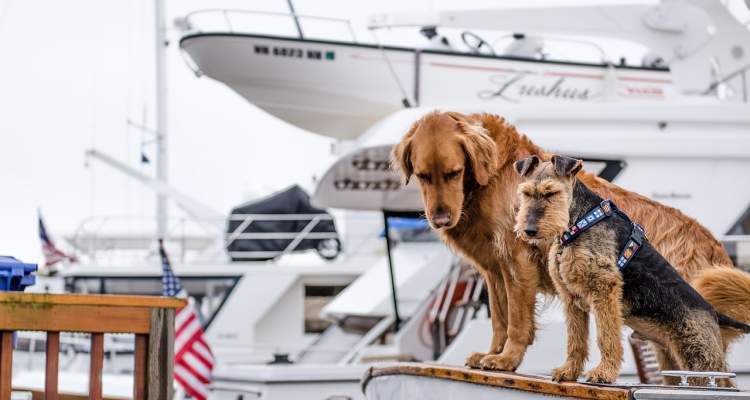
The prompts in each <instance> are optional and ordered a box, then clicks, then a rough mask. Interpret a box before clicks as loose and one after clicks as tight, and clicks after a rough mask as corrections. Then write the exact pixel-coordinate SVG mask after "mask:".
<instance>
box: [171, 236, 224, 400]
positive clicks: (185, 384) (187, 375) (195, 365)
mask: <svg viewBox="0 0 750 400" xmlns="http://www.w3.org/2000/svg"><path fill="white" fill-rule="evenodd" d="M159 254H160V255H161V268H162V275H161V283H162V286H163V287H164V295H165V296H170V297H183V298H184V297H187V292H186V291H185V289H183V288H182V285H181V284H180V279H179V278H177V276H175V274H174V272H172V267H171V266H170V264H169V258H168V257H167V253H166V252H165V251H164V243H163V242H162V241H161V240H159ZM174 353H175V356H174V379H175V380H176V381H177V383H179V384H180V386H182V388H183V389H185V392H186V393H187V394H189V395H190V396H191V397H193V398H195V399H198V400H205V399H206V398H207V397H208V384H209V383H210V382H211V371H212V370H213V368H214V356H213V353H212V352H211V348H210V347H208V343H206V339H205V337H204V335H203V326H201V323H200V321H199V320H198V314H197V313H196V312H195V308H194V307H193V304H192V303H191V302H188V304H187V305H186V306H185V307H183V308H181V309H179V310H177V313H176V314H175V338H174Z"/></svg>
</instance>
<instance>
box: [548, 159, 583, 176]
mask: <svg viewBox="0 0 750 400" xmlns="http://www.w3.org/2000/svg"><path fill="white" fill-rule="evenodd" d="M552 164H553V165H554V166H555V173H556V174H557V175H559V176H575V175H576V174H577V173H578V171H580V170H581V168H583V161H581V160H578V159H575V158H570V157H565V156H552Z"/></svg>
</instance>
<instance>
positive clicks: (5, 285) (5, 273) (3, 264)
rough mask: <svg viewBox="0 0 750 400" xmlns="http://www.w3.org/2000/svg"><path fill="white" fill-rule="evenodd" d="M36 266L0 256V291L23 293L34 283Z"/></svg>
mask: <svg viewBox="0 0 750 400" xmlns="http://www.w3.org/2000/svg"><path fill="white" fill-rule="evenodd" d="M36 269H37V266H36V264H26V263H23V262H21V261H19V260H18V259H17V258H15V257H11V256H0V291H3V292H9V291H13V292H23V290H24V289H26V287H27V286H31V285H33V284H34V283H36V276H34V271H36Z"/></svg>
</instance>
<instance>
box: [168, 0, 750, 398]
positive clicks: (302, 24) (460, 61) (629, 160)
mask: <svg viewBox="0 0 750 400" xmlns="http://www.w3.org/2000/svg"><path fill="white" fill-rule="evenodd" d="M263 18H270V19H275V20H277V21H284V24H287V25H288V26H289V27H290V28H291V30H290V32H288V33H285V34H279V33H276V32H275V31H274V32H273V33H271V32H268V31H263V29H258V27H259V26H261V27H262V26H268V25H269V24H265V25H264V24H257V23H253V21H257V19H263ZM177 22H178V26H179V27H180V28H181V29H183V30H184V31H185V32H184V36H183V37H182V39H181V40H180V47H181V49H182V50H183V51H184V53H185V54H184V55H185V61H186V64H187V66H188V67H189V68H191V69H192V70H193V71H194V72H195V73H196V75H197V76H207V77H209V78H211V79H215V80H217V81H219V82H222V83H224V84H225V85H227V86H228V87H229V88H230V89H232V90H234V91H236V92H237V93H238V94H240V95H242V96H243V97H244V98H246V99H247V100H248V102H250V103H252V104H254V105H256V106H258V107H260V108H262V109H263V110H265V111H267V112H268V113H270V114H272V115H275V116H276V117H278V118H280V119H282V120H284V121H287V122H289V123H291V124H293V125H296V126H299V127H301V128H304V129H307V130H309V131H311V132H313V133H317V134H320V135H324V136H328V137H331V138H335V139H336V140H337V151H338V154H339V155H340V158H339V160H338V161H336V162H335V163H333V165H331V167H330V168H329V169H328V171H327V172H326V173H325V174H324V175H323V177H322V178H321V179H320V181H319V182H318V185H317V187H316V190H315V193H314V194H313V201H314V202H315V203H316V204H317V205H319V206H322V207H332V208H343V209H353V210H363V211H364V210H369V211H373V210H374V211H381V212H385V214H395V213H407V214H408V213H415V212H419V210H420V209H421V201H420V199H419V194H418V191H417V190H416V187H415V186H414V185H413V184H412V185H409V186H403V185H402V184H401V182H400V180H399V177H398V176H397V175H396V174H395V173H394V172H393V171H391V170H390V169H389V160H388V155H389V151H390V149H391V147H392V146H393V144H394V143H396V142H397V141H398V140H399V139H400V138H401V136H402V135H403V133H404V132H406V131H407V129H408V127H409V125H410V124H411V123H412V122H413V121H414V120H416V119H417V118H419V117H420V116H422V115H423V114H424V113H426V112H429V111H431V110H433V109H436V108H437V109H450V110H456V111H461V112H467V113H469V112H490V113H496V114H499V115H502V116H504V117H506V118H507V119H508V120H510V121H511V122H512V123H513V124H515V125H516V126H517V127H518V128H519V130H520V131H522V132H524V133H526V134H528V135H529V136H530V137H531V138H532V140H534V141H535V142H536V143H537V144H539V145H541V146H543V147H545V148H547V149H549V150H553V151H557V152H561V153H565V154H569V155H575V156H578V157H582V158H584V159H585V160H586V162H587V163H586V165H587V168H589V169H590V170H593V171H596V172H597V173H598V174H599V175H600V176H602V177H603V178H605V179H608V180H612V181H615V182H616V183H617V184H618V185H621V186H623V187H625V188H628V189H630V190H634V191H637V192H639V193H642V194H644V195H647V196H649V197H651V198H654V199H656V200H658V201H660V202H663V203H665V204H668V205H671V206H674V207H677V208H680V209H681V210H682V211H684V212H685V213H686V214H688V215H691V216H693V217H695V218H697V219H698V220H699V221H700V222H701V223H703V224H704V225H706V226H707V227H708V228H709V229H710V230H711V231H712V232H713V233H714V234H715V235H716V236H717V237H719V238H721V239H723V240H724V241H725V244H726V246H727V249H728V251H729V252H730V255H732V257H733V259H734V260H735V262H736V263H737V264H738V265H740V266H744V267H745V268H748V266H750V259H748V258H747V254H748V250H749V248H748V239H749V237H748V234H750V186H749V185H737V182H743V181H744V180H746V171H748V170H750V129H749V128H750V106H749V105H750V103H748V96H750V82H748V77H747V74H748V69H749V68H750V58H748V56H749V55H750V32H748V28H747V26H746V25H745V24H744V23H741V22H740V21H738V20H737V18H736V16H735V15H733V14H732V13H730V12H729V10H728V9H727V7H726V6H725V4H724V3H722V2H715V1H709V0H682V1H678V0H675V1H661V2H652V3H638V4H618V5H610V4H605V5H597V6H576V7H553V8H539V7H528V8H526V7H497V8H493V9H482V10H439V11H437V12H425V13H422V14H408V15H406V14H404V15H400V14H388V15H376V16H373V17H372V18H371V19H370V21H369V25H368V27H367V28H368V29H370V30H371V31H373V32H382V31H383V30H385V29H386V28H387V29H392V30H396V29H400V30H403V31H405V32H407V33H411V34H412V35H414V38H415V39H417V38H419V37H420V36H419V35H420V34H421V35H422V36H424V45H423V46H416V47H405V46H403V45H397V44H391V43H386V42H385V41H383V42H381V41H377V40H376V41H374V42H362V41H359V40H357V38H356V37H355V36H356V32H358V31H359V29H358V27H354V26H352V24H351V23H350V22H349V21H347V20H340V19H332V18H323V17H314V16H306V15H297V14H295V13H293V12H292V13H290V14H283V13H264V12H253V11H241V10H205V11H203V10H199V11H195V12H193V13H190V14H188V15H186V16H185V17H184V18H182V19H180V20H178V21H177ZM320 24H332V25H337V26H339V27H343V28H344V32H348V34H344V35H339V36H337V37H336V38H335V39H332V38H330V37H325V35H317V34H307V33H306V32H308V30H307V29H306V27H308V26H312V25H320ZM279 25H281V23H279ZM311 30H313V29H311ZM317 31H318V32H319V31H320V30H317ZM342 36H348V38H344V39H342ZM612 38H616V39H619V40H625V41H629V42H633V43H638V44H640V45H642V46H644V47H645V48H646V49H647V50H646V51H645V52H644V53H643V55H642V58H641V59H640V60H638V62H636V63H632V60H631V62H630V63H628V62H627V61H628V60H625V59H622V60H620V59H617V57H616V56H613V55H612V54H617V49H614V51H613V49H612V48H609V49H605V48H604V47H603V46H602V45H600V44H599V43H600V42H599V39H605V40H606V39H612ZM560 41H562V42H566V43H568V44H571V45H574V44H578V45H580V46H581V47H584V48H589V49H591V52H593V53H594V54H595V55H597V56H596V57H595V58H598V60H594V61H591V60H587V61H585V62H581V61H575V60H569V59H565V58H563V57H561V56H559V55H556V54H553V53H551V52H549V51H548V49H550V48H552V47H554V43H555V42H560ZM610 47H611V46H610ZM605 50H608V51H605ZM696 183H699V184H696ZM393 264H394V266H395V268H394V269H395V270H396V272H397V273H398V269H399V268H400V267H401V266H400V265H399V263H398V262H394V263H393ZM453 265H454V267H452V268H451V269H450V271H451V273H450V274H449V275H448V276H447V277H446V278H445V279H444V280H443V281H441V282H440V283H439V284H438V285H437V286H436V287H435V290H434V292H433V294H432V295H431V296H430V297H428V298H427V299H428V300H426V302H425V303H423V306H422V308H420V309H418V312H417V313H415V314H413V315H411V317H410V318H409V319H408V320H406V322H405V323H404V324H403V325H397V324H396V322H395V321H396V316H397V314H396V312H397V311H396V310H395V309H394V310H393V311H390V312H388V310H387V309H385V310H384V311H383V312H382V313H381V314H380V317H381V318H382V319H381V322H382V323H383V324H390V325H391V329H384V327H382V326H380V327H378V326H377V324H376V325H375V326H373V328H372V329H373V330H372V331H371V332H372V336H371V337H369V338H368V339H369V340H370V342H369V345H367V346H366V348H367V350H366V351H365V352H364V354H369V353H370V352H372V353H375V354H377V353H379V352H381V351H382V352H383V354H384V355H383V356H382V357H369V356H368V357H353V358H350V357H344V358H338V357H336V358H335V359H327V360H323V361H326V362H325V363H322V364H314V365H308V364H305V363H304V362H300V363H299V364H297V365H292V366H280V365H273V366H248V365H245V366H242V365H232V366H227V367H226V368H222V367H220V368H218V369H217V371H216V374H215V380H216V383H215V388H216V393H217V395H218V396H221V397H222V398H235V397H236V396H238V395H253V396H255V397H260V398H269V397H271V398H274V397H276V398H278V396H282V397H283V396H299V395H301V393H307V394H308V395H309V394H312V393H321V396H323V397H324V395H327V396H331V395H332V396H342V398H362V397H363V396H364V395H365V394H364V393H363V392H362V391H360V388H359V385H358V381H359V375H360V374H361V373H362V371H363V370H364V367H363V364H364V365H372V364H373V363H376V362H378V361H382V360H407V359H409V358H408V355H409V354H413V355H414V359H416V360H421V361H429V360H435V361H438V362H439V363H440V364H443V365H461V364H462V363H463V361H464V357H465V356H466V354H469V353H470V352H471V351H482V350H484V346H485V345H486V343H488V342H489V336H490V327H489V321H488V319H487V317H486V313H484V312H483V310H484V308H483V307H481V306H479V305H477V304H479V303H478V301H477V300H478V298H479V293H481V288H480V287H479V286H480V284H479V283H477V281H476V279H475V278H474V279H473V280H472V279H471V278H468V277H467V276H466V275H465V274H466V271H465V270H463V269H461V268H460V267H459V266H460V265H461V263H460V261H457V262H456V263H454V264H453ZM365 277H366V275H365V276H363V277H362V278H360V279H365ZM469 282H470V283H469ZM459 287H461V288H462V289H461V290H458V289H457V288H459ZM360 289H361V287H360V284H359V283H358V281H357V282H355V283H353V284H352V285H351V286H350V287H349V288H347V289H346V290H344V291H343V292H342V293H341V294H340V295H339V297H337V299H336V300H334V301H333V302H332V303H331V305H329V307H327V308H326V309H324V312H323V315H326V316H328V317H329V318H334V319H336V317H337V314H336V313H335V312H333V311H332V310H333V309H335V308H336V306H337V305H340V302H339V301H338V300H339V299H344V298H347V296H355V295H354V294H353V293H354V292H355V291H359V290H360ZM363 292H364V293H369V292H368V291H366V290H363ZM456 293H460V295H457V294H456ZM454 295H456V296H458V297H460V298H461V300H462V301H459V302H456V303H453V302H445V301H444V299H445V298H454V297H453V296H454ZM446 296H448V297H446ZM472 299H473V300H472ZM342 301H343V300H342ZM393 304H394V305H396V306H397V307H398V306H399V305H400V301H399V300H396V301H395V302H393ZM541 304H545V303H544V302H541ZM475 305H476V307H475ZM397 307H396V308H397ZM449 315H450V316H449ZM338 320H339V321H340V319H338ZM423 321H429V323H428V324H427V325H428V326H430V327H431V328H430V329H432V330H433V332H435V335H434V336H433V340H431V341H429V345H428V346H425V345H424V343H427V342H428V341H427V340H424V338H423V334H422V333H419V332H420V329H421V328H418V327H417V326H420V325H421V324H423V323H424V322H423ZM540 326H541V328H540V333H539V337H538V338H537V340H536V342H535V344H534V346H532V347H531V348H530V351H529V353H528V354H527V356H526V358H525V361H524V363H523V364H522V365H521V367H520V368H519V371H523V372H524V373H536V374H547V373H548V372H549V369H550V368H551V365H553V364H555V363H557V362H559V360H562V359H563V351H564V349H563V347H564V346H562V345H561V343H560V341H559V338H560V335H561V332H563V331H564V320H563V317H562V313H561V311H560V310H559V308H558V306H557V305H556V304H554V303H552V304H546V305H545V307H544V311H543V312H542V314H541V316H540ZM388 331H391V332H392V333H386V332H388ZM592 332H593V329H592ZM324 336H325V335H324ZM420 340H421V343H422V344H421V345H419V344H415V343H420ZM626 340H627V339H626ZM360 343H362V342H360ZM357 347H358V348H360V349H365V348H362V347H359V345H358V346H357ZM636 347H637V346H636ZM384 348H385V349H384ZM429 348H432V350H433V351H426V350H425V349H429ZM386 349H387V350H386ZM420 349H421V350H420ZM749 351H750V339H747V338H745V340H744V341H742V342H740V343H737V344H735V345H734V346H733V348H732V351H731V353H730V356H729V357H730V358H729V362H730V365H731V367H732V369H733V371H736V372H737V373H738V374H739V378H738V382H739V384H740V387H748V384H749V382H748V377H749V376H750V364H748V360H747V357H746V356H745V355H746V354H748V352H749ZM597 359H598V356H596V355H595V356H593V357H592V360H590V362H595V361H596V360H597ZM318 361H320V359H318ZM639 362H640V361H639ZM638 367H639V365H638V363H637V359H636V358H634V357H631V356H629V357H628V358H627V359H626V362H625V365H624V368H623V371H622V376H621V379H622V380H623V381H624V382H628V381H631V382H635V381H638V380H644V377H642V376H640V374H639V372H640V371H639V368H638ZM419 368H421V367H418V368H416V369H419ZM403 373H404V372H403V371H401V374H402V375H403ZM406 374H407V375H408V373H406ZM446 374H450V372H446ZM381 375H382V376H386V375H388V373H382V374H381ZM396 375H398V374H396ZM368 376H372V375H371V374H370V375H368ZM388 379H389V378H387V377H386V379H380V381H379V382H391V383H392V384H388V383H386V384H384V385H379V386H377V387H378V388H379V389H369V388H370V387H373V388H374V387H375V386H373V385H372V384H371V385H370V386H368V389H367V390H368V391H367V394H368V396H369V397H371V398H389V395H393V396H394V397H393V398H399V397H403V398H406V397H409V393H411V394H414V393H416V392H414V391H412V390H409V389H408V387H407V386H405V385H406V384H407V383H408V384H414V385H415V386H413V387H414V388H415V389H414V390H418V389H417V388H420V387H421V388H426V387H427V386H429V385H432V384H434V383H435V382H433V381H429V380H426V381H421V382H420V381H418V380H417V381H413V380H412V381H410V380H409V379H407V378H403V377H398V378H393V379H390V380H388ZM368 382H371V383H372V382H375V380H369V378H368V380H366V382H365V384H367V383H368ZM422 383H424V384H425V385H427V386H420V385H421V384H422ZM440 385H442V383H439V384H435V385H434V386H433V388H441V389H439V390H438V389H436V390H435V391H433V392H431V393H435V394H436V395H437V394H438V393H439V394H441V395H448V394H450V393H452V392H450V391H449V390H448V389H447V387H445V386H440ZM453 387H456V386H453ZM399 388H401V389H399ZM380 390H382V391H380ZM456 390H462V389H456ZM456 393H458V392H456ZM460 393H463V394H467V395H468V394H469V393H473V392H460ZM497 393H498V392H491V393H485V394H484V395H487V396H490V395H497ZM503 393H504V392H503ZM472 395H473V394H472ZM538 395H539V394H536V395H534V396H538ZM669 395H674V396H676V398H679V397H681V396H682V395H681V394H675V393H670V394H669ZM534 396H532V397H534ZM658 396H664V394H659V395H658ZM658 396H657V397H654V398H659V397H658ZM668 397H669V396H668ZM644 398H645V397H644Z"/></svg>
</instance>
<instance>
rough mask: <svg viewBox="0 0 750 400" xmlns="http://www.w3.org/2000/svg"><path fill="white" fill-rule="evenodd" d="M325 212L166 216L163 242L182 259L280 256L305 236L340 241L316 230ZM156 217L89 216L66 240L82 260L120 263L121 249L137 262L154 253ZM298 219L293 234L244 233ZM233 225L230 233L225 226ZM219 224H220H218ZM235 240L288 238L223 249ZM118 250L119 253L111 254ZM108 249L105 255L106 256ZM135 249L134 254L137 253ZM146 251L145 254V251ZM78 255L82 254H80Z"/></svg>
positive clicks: (336, 237) (305, 238)
mask: <svg viewBox="0 0 750 400" xmlns="http://www.w3.org/2000/svg"><path fill="white" fill-rule="evenodd" d="M331 220H333V217H332V216H331V215H330V214H327V213H313V214H234V215H231V216H229V217H227V219H205V218H204V219H201V218H188V217H185V218H170V219H169V221H168V224H167V236H166V238H165V243H166V246H167V249H168V250H169V254H170V255H174V258H175V259H176V260H179V261H180V262H183V263H184V262H186V261H193V260H195V259H198V260H214V259H220V258H226V256H229V257H231V258H250V259H256V258H257V259H262V258H278V257H281V256H282V255H285V254H289V253H291V252H293V251H295V250H297V249H298V247H299V246H300V244H301V243H302V242H303V241H304V240H328V239H331V240H339V235H338V233H336V232H315V228H316V227H318V225H319V224H320V223H321V222H323V221H331ZM154 221H155V220H154V218H153V217H150V216H92V217H88V218H86V219H84V220H83V221H81V223H80V224H79V225H78V227H77V228H76V229H75V231H74V233H73V234H72V235H69V236H67V237H66V240H67V242H68V243H70V245H72V246H73V247H74V248H75V250H76V252H77V253H78V255H83V256H84V257H85V259H86V261H95V262H98V263H106V262H107V258H108V257H110V258H115V259H117V260H118V261H119V262H123V261H124V260H125V259H126V257H124V254H123V253H125V252H129V253H130V254H131V257H133V258H135V259H138V258H140V259H141V260H142V259H143V258H144V257H145V258H148V257H156V256H158V254H157V253H156V240H155V238H154V234H153V232H155V226H153V225H154V224H155V222H154ZM280 221H285V222H296V223H298V224H300V225H301V226H303V228H302V229H301V230H300V231H292V232H247V229H248V228H251V225H252V224H255V223H258V222H280ZM235 222H236V223H237V225H236V226H235V227H234V229H232V230H231V231H228V229H226V227H227V226H228V225H227V224H228V223H229V224H232V223H235ZM222 227H223V228H222ZM237 240H259V241H266V240H268V241H272V240H275V241H279V240H281V241H288V244H286V246H285V247H284V248H283V249H280V250H274V251H225V250H226V249H228V248H229V246H230V245H232V244H233V243H234V242H236V241H237ZM112 252H119V254H116V255H115V254H112ZM105 253H106V254H105ZM136 253H137V254H136ZM144 253H145V254H144ZM79 258H80V257H79Z"/></svg>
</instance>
